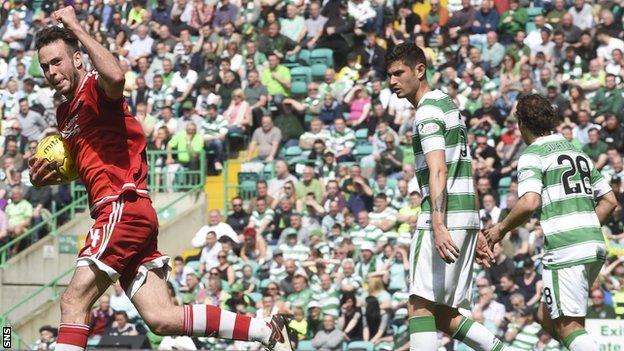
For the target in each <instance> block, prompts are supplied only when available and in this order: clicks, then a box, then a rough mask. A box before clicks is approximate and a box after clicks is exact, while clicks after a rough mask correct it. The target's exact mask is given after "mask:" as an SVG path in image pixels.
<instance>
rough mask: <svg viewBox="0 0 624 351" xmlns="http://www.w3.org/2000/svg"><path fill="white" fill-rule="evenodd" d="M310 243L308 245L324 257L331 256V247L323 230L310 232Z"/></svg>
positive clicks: (318, 229)
mask: <svg viewBox="0 0 624 351" xmlns="http://www.w3.org/2000/svg"><path fill="white" fill-rule="evenodd" d="M309 238H310V241H309V243H308V245H309V246H310V247H311V248H312V249H313V250H317V251H318V252H320V254H321V256H322V257H329V256H330V255H331V247H329V244H328V242H327V240H326V239H325V235H323V230H322V229H320V228H316V229H313V230H311V231H310V236H309Z"/></svg>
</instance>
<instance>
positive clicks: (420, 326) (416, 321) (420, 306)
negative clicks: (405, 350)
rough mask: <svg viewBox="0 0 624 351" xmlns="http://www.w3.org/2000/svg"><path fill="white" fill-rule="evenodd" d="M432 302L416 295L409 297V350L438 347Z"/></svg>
mask: <svg viewBox="0 0 624 351" xmlns="http://www.w3.org/2000/svg"><path fill="white" fill-rule="evenodd" d="M434 309H435V306H434V304H433V302H431V301H427V300H425V299H423V298H421V297H418V296H416V295H412V296H410V298H409V303H408V312H409V316H410V318H409V321H408V326H409V333H410V348H409V349H410V351H435V350H437V349H438V331H437V329H436V321H435V317H434V316H433V314H434Z"/></svg>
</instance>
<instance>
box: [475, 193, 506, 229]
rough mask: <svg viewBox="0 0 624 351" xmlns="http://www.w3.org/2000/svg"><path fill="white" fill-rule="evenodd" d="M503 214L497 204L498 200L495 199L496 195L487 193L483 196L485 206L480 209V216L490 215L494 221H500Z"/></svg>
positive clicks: (494, 222)
mask: <svg viewBox="0 0 624 351" xmlns="http://www.w3.org/2000/svg"><path fill="white" fill-rule="evenodd" d="M500 214H501V209H500V208H499V207H498V206H496V200H494V196H492V195H490V194H487V195H485V196H483V208H482V209H481V210H480V211H479V217H480V218H483V217H485V216H486V215H489V216H490V218H492V223H493V224H496V223H498V219H499V217H500Z"/></svg>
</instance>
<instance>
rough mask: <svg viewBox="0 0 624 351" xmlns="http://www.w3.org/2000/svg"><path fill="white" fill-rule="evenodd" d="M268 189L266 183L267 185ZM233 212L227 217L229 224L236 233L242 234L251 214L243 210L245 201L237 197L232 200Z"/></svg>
mask: <svg viewBox="0 0 624 351" xmlns="http://www.w3.org/2000/svg"><path fill="white" fill-rule="evenodd" d="M265 187H266V183H265ZM231 204H232V212H231V213H230V214H229V215H228V216H227V219H226V221H225V223H227V224H228V225H229V226H230V227H231V228H232V230H234V232H235V233H241V232H242V231H243V229H244V228H245V227H246V226H247V224H248V223H249V214H248V213H247V212H245V209H244V208H243V199H242V198H240V197H239V196H236V197H234V198H233V199H232V203H231Z"/></svg>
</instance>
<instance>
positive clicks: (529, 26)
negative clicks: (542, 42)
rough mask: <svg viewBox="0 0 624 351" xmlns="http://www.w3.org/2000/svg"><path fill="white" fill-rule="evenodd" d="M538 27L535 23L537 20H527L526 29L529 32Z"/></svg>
mask: <svg viewBox="0 0 624 351" xmlns="http://www.w3.org/2000/svg"><path fill="white" fill-rule="evenodd" d="M536 29H537V26H536V25H535V22H527V24H526V26H525V30H526V32H527V33H531V32H532V31H534V30H536Z"/></svg>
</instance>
